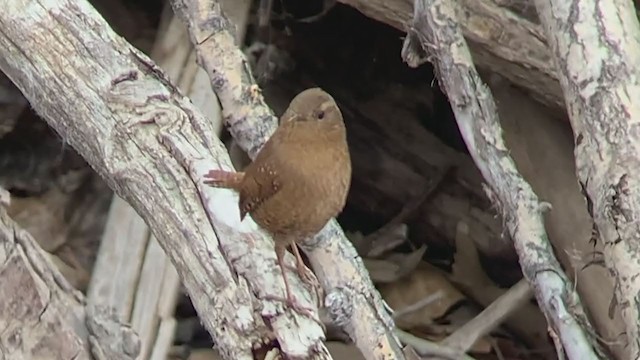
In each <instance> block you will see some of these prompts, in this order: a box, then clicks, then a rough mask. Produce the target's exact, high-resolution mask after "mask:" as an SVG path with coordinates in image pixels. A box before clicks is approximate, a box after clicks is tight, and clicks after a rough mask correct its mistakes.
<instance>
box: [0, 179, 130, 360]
mask: <svg viewBox="0 0 640 360" xmlns="http://www.w3.org/2000/svg"><path fill="white" fill-rule="evenodd" d="M2 192H4V190H2V189H0V193H2ZM1 197H2V195H1V194H0V198H1ZM0 264H1V265H0V293H1V294H2V296H0V329H2V332H1V334H0V358H2V359H6V360H47V359H86V360H89V359H97V360H103V359H104V360H107V359H108V360H116V359H122V360H132V359H135V358H136V355H137V354H138V352H139V349H140V345H139V342H138V340H137V336H136V335H135V333H133V332H132V331H131V330H130V328H128V327H127V326H123V325H122V324H120V323H119V322H117V321H113V317H111V316H110V315H109V314H108V312H106V311H104V309H100V308H94V307H90V308H88V309H85V306H84V298H83V296H82V294H80V293H79V292H77V291H76V290H75V289H74V288H73V287H72V286H71V285H70V284H69V283H68V282H67V280H65V279H64V277H63V276H62V274H60V272H59V271H58V270H57V269H56V267H55V265H53V264H52V263H51V262H50V261H49V260H48V259H47V258H46V256H45V255H44V252H43V251H42V249H41V248H40V247H39V246H38V243H36V242H35V241H34V240H33V238H32V237H31V235H29V233H27V232H26V231H25V230H23V229H21V228H20V227H19V226H18V225H17V224H16V223H15V222H13V220H11V219H10V218H9V216H8V215H7V212H6V209H5V208H4V206H3V205H2V201H1V200H0ZM85 321H86V325H85ZM99 324H101V325H99ZM107 330H108V331H107Z"/></svg>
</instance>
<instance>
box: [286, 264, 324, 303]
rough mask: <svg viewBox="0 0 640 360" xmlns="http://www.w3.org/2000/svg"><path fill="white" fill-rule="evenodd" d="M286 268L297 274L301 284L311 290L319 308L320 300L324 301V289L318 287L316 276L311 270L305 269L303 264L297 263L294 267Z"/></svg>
mask: <svg viewBox="0 0 640 360" xmlns="http://www.w3.org/2000/svg"><path fill="white" fill-rule="evenodd" d="M287 267H288V268H289V270H291V271H295V272H297V273H298V276H300V279H301V280H302V282H303V283H305V284H306V285H308V286H309V287H310V288H311V290H312V291H313V292H314V293H315V295H316V303H317V304H318V307H321V306H322V299H324V289H323V288H322V286H321V285H320V282H319V281H318V278H317V277H316V274H314V273H313V271H311V269H309V268H308V267H306V266H305V265H304V263H298V264H297V265H296V266H295V267H294V266H290V265H288V266H287Z"/></svg>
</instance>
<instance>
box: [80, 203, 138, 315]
mask: <svg viewBox="0 0 640 360" xmlns="http://www.w3.org/2000/svg"><path fill="white" fill-rule="evenodd" d="M149 235H150V234H149V229H148V228H147V226H146V224H145V223H144V220H142V219H141V218H140V217H139V216H138V214H137V213H136V211H135V210H134V209H133V208H131V207H130V206H129V204H127V203H126V202H125V201H124V200H122V199H121V198H120V197H117V196H114V199H113V201H112V203H111V208H110V209H109V217H108V219H107V223H106V224H105V233H104V236H103V238H102V241H101V243H100V249H99V250H98V256H97V258H96V263H95V265H94V270H93V275H92V277H91V282H90V283H89V288H88V289H87V301H88V303H89V304H92V305H94V306H103V307H106V308H112V309H114V310H115V311H116V313H117V314H118V318H119V319H120V320H122V321H125V322H128V321H129V316H130V314H131V312H132V311H133V307H134V301H135V293H136V286H137V283H138V277H139V273H140V268H141V267H142V263H143V261H144V252H145V248H146V247H147V243H148V242H149Z"/></svg>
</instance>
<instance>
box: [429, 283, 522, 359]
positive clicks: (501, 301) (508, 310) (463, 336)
mask: <svg viewBox="0 0 640 360" xmlns="http://www.w3.org/2000/svg"><path fill="white" fill-rule="evenodd" d="M532 295H533V292H532V291H531V287H530V286H529V283H528V282H527V281H526V280H525V279H522V280H520V281H519V282H518V283H517V284H515V285H514V286H512V287H511V289H509V291H507V292H506V293H504V295H502V296H500V297H499V298H498V299H497V300H496V301H494V302H493V303H492V304H491V305H489V306H488V307H487V308H486V309H484V310H483V311H482V312H481V313H480V314H478V316H476V317H475V318H473V319H472V320H471V321H469V322H468V323H466V324H465V325H463V326H462V327H460V328H459V329H458V330H456V331H455V332H454V333H453V334H451V335H449V336H448V337H447V338H445V339H444V340H442V341H441V342H440V344H441V345H443V346H447V347H451V348H454V349H457V350H459V351H460V352H466V351H468V350H469V349H470V348H471V347H472V346H473V344H474V343H475V342H476V341H477V340H478V339H480V338H481V337H483V336H484V335H486V334H488V333H489V332H490V331H491V330H493V329H494V328H496V327H497V326H499V325H500V324H501V323H502V322H503V321H504V319H505V318H506V317H508V316H509V315H511V314H512V312H513V311H514V310H516V309H518V308H519V307H520V306H521V305H522V304H524V303H525V302H527V301H529V299H530V298H531V296H532Z"/></svg>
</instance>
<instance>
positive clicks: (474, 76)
mask: <svg viewBox="0 0 640 360" xmlns="http://www.w3.org/2000/svg"><path fill="white" fill-rule="evenodd" d="M456 4H457V3H456V2H454V1H447V0H417V1H416V3H415V13H414V19H413V24H412V29H411V31H410V32H409V34H408V37H407V39H406V40H405V46H404V48H403V58H405V59H407V57H412V58H414V59H415V58H418V57H421V58H422V57H424V55H425V54H428V55H429V59H430V61H432V62H433V64H434V66H435V69H436V75H437V76H438V80H439V83H440V86H441V87H442V89H443V91H444V92H445V93H446V94H447V96H448V97H449V101H450V103H451V107H452V109H453V111H454V114H455V117H456V121H457V123H458V127H459V128H460V132H461V134H462V137H463V139H464V141H465V143H466V144H467V148H468V149H469V152H470V154H471V157H472V158H473V159H474V162H475V163H476V165H477V167H478V168H479V169H480V172H481V173H482V175H483V177H484V178H485V180H486V181H487V183H488V187H487V189H486V190H487V194H488V196H489V197H490V198H491V199H492V200H493V202H494V203H495V204H496V205H497V206H498V207H499V208H500V209H501V210H502V216H503V219H505V226H506V227H507V228H508V229H509V232H510V233H511V237H512V239H513V240H514V245H515V248H516V251H517V252H518V256H519V258H520V263H521V265H522V269H523V273H524V275H525V278H526V279H527V280H528V281H529V282H530V283H531V285H532V287H533V288H534V290H535V294H536V298H537V300H538V304H539V305H540V308H541V309H542V311H543V312H544V314H545V316H546V317H547V321H548V322H549V324H550V326H551V328H552V329H553V332H554V335H555V337H556V338H557V339H559V340H558V341H557V342H556V350H557V351H558V353H559V354H563V353H564V352H565V351H566V353H567V354H568V356H569V358H570V359H596V358H598V356H597V355H596V353H595V351H596V349H594V346H596V344H595V341H594V340H593V339H591V338H590V337H588V336H587V334H586V332H585V331H593V330H592V329H591V326H590V324H589V322H588V320H587V319H586V316H585V315H584V311H583V310H582V306H581V305H580V302H579V300H578V299H579V298H578V295H577V294H576V293H575V292H574V291H573V289H572V287H571V283H570V281H569V279H568V278H567V277H566V275H565V274H564V273H563V271H562V269H561V267H560V264H559V263H558V261H557V260H556V259H555V257H554V255H553V249H552V248H551V245H550V244H549V241H548V238H547V234H546V232H545V229H544V222H543V218H542V211H543V209H544V208H543V205H542V204H541V203H540V202H539V201H538V198H537V196H536V195H535V193H534V192H533V190H532V189H531V187H530V186H529V184H528V183H527V182H526V181H524V179H523V178H522V177H521V176H520V174H519V173H518V171H517V169H516V166H515V163H514V162H513V159H512V158H511V156H510V155H509V152H508V149H507V148H506V146H505V144H504V140H503V138H502V129H501V128H500V122H499V119H498V115H497V111H496V105H495V103H494V101H493V97H492V96H491V93H490V92H489V90H488V88H487V87H486V85H484V84H483V83H482V80H481V79H480V77H479V75H478V73H477V71H476V70H475V67H474V65H473V61H472V59H471V54H470V53H469V50H468V48H467V46H466V43H465V41H464V38H463V37H462V33H461V31H460V29H459V28H458V25H457V22H458V19H457V18H456V10H457V9H456V8H455V6H456ZM568 300H571V302H568ZM582 326H584V327H585V328H586V329H583V328H582Z"/></svg>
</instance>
